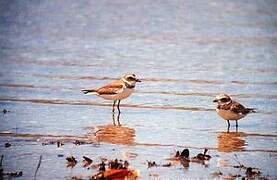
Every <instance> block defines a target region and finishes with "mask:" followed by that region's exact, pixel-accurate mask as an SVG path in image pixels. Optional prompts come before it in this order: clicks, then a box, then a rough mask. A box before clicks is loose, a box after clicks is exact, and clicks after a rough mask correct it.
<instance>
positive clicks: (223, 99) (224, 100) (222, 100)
mask: <svg viewBox="0 0 277 180" xmlns="http://www.w3.org/2000/svg"><path fill="white" fill-rule="evenodd" d="M220 101H221V102H228V101H229V99H228V98H222V99H220Z"/></svg>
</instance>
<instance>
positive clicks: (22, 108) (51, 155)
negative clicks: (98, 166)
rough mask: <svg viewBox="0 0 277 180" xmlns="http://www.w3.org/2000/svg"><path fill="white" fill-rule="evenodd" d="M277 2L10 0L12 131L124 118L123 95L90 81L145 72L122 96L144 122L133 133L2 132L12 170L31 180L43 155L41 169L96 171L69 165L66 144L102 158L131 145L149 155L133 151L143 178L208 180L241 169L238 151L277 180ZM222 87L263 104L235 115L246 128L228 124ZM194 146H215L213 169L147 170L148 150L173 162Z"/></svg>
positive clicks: (7, 50)
mask: <svg viewBox="0 0 277 180" xmlns="http://www.w3.org/2000/svg"><path fill="white" fill-rule="evenodd" d="M276 12H277V2H276V1H274V0H267V1H263V0H254V1H253V0H251V1H250V0H249V1H227V0H224V1H210V0H208V1H206V2H203V1H181V0H174V1H156V2H153V1H148V0H142V1H133V0H131V1H126V0H119V1H115V2H114V1H82V2H73V1H72V2H68V1H63V0H61V1H58V2H54V1H1V2H0V56H1V58H0V63H1V68H0V107H1V109H4V108H5V109H8V110H9V111H10V112H8V113H6V114H1V116H0V118H1V122H2V123H1V125H0V131H1V132H4V131H6V132H11V133H16V134H18V135H19V136H24V134H31V136H32V135H34V136H35V135H42V136H49V135H55V136H61V137H64V136H78V137H83V136H87V135H88V134H89V133H91V131H93V130H92V129H93V128H96V127H99V126H101V127H103V126H104V127H105V126H107V127H108V126H109V125H112V124H113V120H112V114H111V107H110V106H111V102H109V101H106V100H103V99H101V98H99V97H92V96H84V95H83V94H82V93H81V92H80V90H81V89H83V88H88V87H92V88H93V87H100V86H102V85H104V84H105V83H108V82H110V81H113V80H115V79H117V78H120V77H121V76H122V75H123V74H125V73H129V72H132V73H135V74H136V75H137V76H138V77H139V78H141V79H142V81H143V82H142V83H140V84H137V86H136V92H135V93H134V94H133V95H132V96H131V97H129V98H128V99H126V100H124V101H122V108H121V110H122V114H121V116H120V123H121V125H122V127H123V128H122V129H121V130H122V132H123V134H124V132H125V131H124V130H126V128H127V129H132V130H133V131H134V134H133V136H134V137H133V136H132V137H131V138H130V137H127V136H128V135H126V138H127V139H128V138H130V139H131V141H132V143H129V142H128V143H125V144H124V143H123V145H122V144H120V143H114V141H113V140H111V139H109V138H108V139H105V138H104V139H102V140H101V141H100V142H99V143H100V144H98V145H82V146H74V145H71V144H66V145H65V146H63V147H62V148H56V146H55V145H52V146H41V141H36V140H34V139H33V138H31V139H30V138H26V137H13V136H3V135H2V136H1V137H0V143H1V147H0V150H1V154H3V155H4V156H5V158H4V169H7V170H11V171H14V170H17V169H22V170H23V173H24V175H23V177H22V179H29V178H30V177H31V176H33V175H34V171H35V167H36V164H37V162H38V158H39V156H40V154H42V155H43V161H42V166H41V167H40V169H39V173H38V178H40V179H49V178H56V179H62V178H65V179H70V178H71V177H72V176H75V175H76V176H77V175H80V174H83V175H84V176H89V175H91V174H93V173H92V172H91V171H87V170H85V169H83V168H81V166H80V165H79V166H77V167H75V168H73V169H68V168H66V167H65V158H58V157H57V154H59V153H62V154H64V155H65V156H66V155H68V154H72V155H74V156H77V158H79V160H81V157H82V155H84V154H86V155H89V156H92V157H93V158H95V161H100V159H99V157H100V156H105V157H107V158H109V159H110V158H125V157H124V156H123V155H122V153H123V152H125V151H128V152H129V151H130V152H134V153H137V154H138V156H137V157H135V158H133V159H128V160H129V162H130V164H131V165H132V167H133V168H134V169H137V170H139V171H140V174H141V179H147V178H151V177H152V176H150V175H151V174H153V173H154V174H158V176H159V178H161V179H164V178H173V179H174V178H190V177H192V178H196V177H199V178H201V177H205V178H207V177H211V174H212V173H213V172H215V171H217V170H220V171H222V172H223V175H224V177H225V176H227V175H228V174H230V173H231V174H235V173H237V172H236V170H234V169H233V168H231V166H232V165H237V164H236V162H235V161H234V160H233V159H234V154H237V155H238V157H239V159H240V161H241V163H243V164H245V165H246V166H252V167H257V168H260V169H261V171H262V173H263V176H267V175H268V176H269V177H270V178H276V177H277V174H276V171H275V169H276V163H277V162H276V152H277V145H276V140H277V139H276V137H277V131H276V129H277V121H276V115H277V111H276V107H277V61H276V57H277V51H276V47H277V33H276V32H277V26H276V24H277V13H276ZM222 92H225V93H227V94H230V95H231V96H232V97H233V98H234V99H236V100H237V101H239V102H241V103H242V104H244V105H245V106H247V107H254V108H257V109H258V113H256V114H250V115H248V116H247V117H245V118H244V119H243V120H241V121H240V122H239V133H235V132H234V131H235V127H234V125H233V124H232V126H231V132H234V133H231V134H226V122H225V121H223V120H222V119H221V118H220V117H218V116H217V115H216V113H215V111H214V108H215V106H214V104H213V103H212V100H213V98H214V97H215V96H216V95H217V94H219V93H222ZM125 127H126V128H125ZM124 128H125V129H124ZM118 131H120V130H118ZM113 133H116V132H113ZM114 138H115V139H116V134H115V137H114ZM35 139H36V138H35ZM39 140H40V139H39ZM7 141H9V142H11V143H12V146H11V147H10V148H4V143H5V142H7ZM184 147H189V148H191V149H192V154H194V155H196V154H197V153H199V152H202V149H203V148H205V147H207V148H209V149H210V151H209V152H210V154H211V155H212V156H213V158H212V160H211V161H210V162H209V167H204V166H201V165H199V164H191V165H190V167H189V169H187V170H184V169H183V168H182V167H181V166H173V167H170V168H151V169H147V165H146V164H145V163H146V161H147V160H155V161H157V162H159V163H165V162H167V160H166V159H167V158H169V157H171V156H172V154H174V151H175V150H180V149H182V148H184ZM221 161H227V164H228V165H227V166H221V165H219V164H220V163H219V162H221ZM30 168H31V169H32V170H31V169H30ZM45 172H50V173H45ZM93 172H95V170H94V171H93ZM199 172H201V173H203V174H201V175H199Z"/></svg>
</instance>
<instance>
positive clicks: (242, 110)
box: [230, 101, 249, 114]
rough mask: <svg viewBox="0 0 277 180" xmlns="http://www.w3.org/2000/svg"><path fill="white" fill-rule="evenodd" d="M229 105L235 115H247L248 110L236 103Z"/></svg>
mask: <svg viewBox="0 0 277 180" xmlns="http://www.w3.org/2000/svg"><path fill="white" fill-rule="evenodd" d="M230 105H231V106H230V110H231V111H233V112H235V113H238V114H247V113H249V110H248V109H247V108H245V107H244V106H243V105H241V104H240V103H238V102H234V101H233V102H232V103H231V104H230Z"/></svg>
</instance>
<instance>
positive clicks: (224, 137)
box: [217, 132, 246, 152]
mask: <svg viewBox="0 0 277 180" xmlns="http://www.w3.org/2000/svg"><path fill="white" fill-rule="evenodd" d="M245 136H246V134H245V133H243V132H220V133H219V134H218V135H217V148H218V151H219V152H235V151H242V150H244V148H245V146H246V142H245V140H243V139H241V137H245Z"/></svg>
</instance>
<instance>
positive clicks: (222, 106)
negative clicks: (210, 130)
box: [213, 94, 255, 130]
mask: <svg viewBox="0 0 277 180" xmlns="http://www.w3.org/2000/svg"><path fill="white" fill-rule="evenodd" d="M213 102H216V103H217V107H216V112H217V114H218V115H219V116H221V117H222V118H223V119H225V120H227V122H228V130H229V127H230V122H229V121H236V128H238V120H240V119H241V118H243V117H245V116H246V115H247V114H248V113H251V112H255V110H254V109H252V108H246V107H244V106H243V105H241V104H240V103H238V102H235V101H233V100H232V99H231V98H230V96H228V95H227V94H220V95H218V96H216V97H215V100H213Z"/></svg>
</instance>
